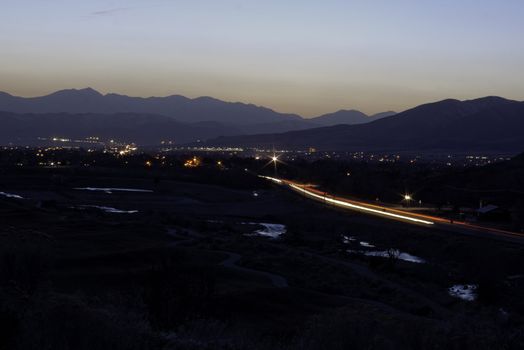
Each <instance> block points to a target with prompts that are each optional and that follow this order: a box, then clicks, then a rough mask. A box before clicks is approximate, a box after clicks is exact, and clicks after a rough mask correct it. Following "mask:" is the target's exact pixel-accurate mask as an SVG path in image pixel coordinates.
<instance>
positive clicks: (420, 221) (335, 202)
mask: <svg viewBox="0 0 524 350" xmlns="http://www.w3.org/2000/svg"><path fill="white" fill-rule="evenodd" d="M279 181H280V182H282V180H279ZM289 186H291V187H292V188H293V189H295V190H297V191H299V192H302V193H304V194H307V195H308V196H311V197H314V198H318V199H321V200H323V201H326V202H328V203H333V204H336V205H340V206H343V207H348V208H352V209H358V210H362V211H367V212H370V213H375V214H379V215H383V216H389V217H393V218H396V219H402V220H409V221H413V222H417V223H420V224H426V225H433V224H434V222H431V221H426V220H421V219H416V218H412V217H409V216H404V215H399V214H394V213H390V212H387V211H381V210H377V209H372V208H368V207H364V206H361V205H357V204H352V203H348V202H344V201H340V200H338V199H333V198H329V197H326V196H321V195H318V194H316V193H313V192H311V191H308V190H306V189H304V188H301V187H299V186H297V185H293V184H289Z"/></svg>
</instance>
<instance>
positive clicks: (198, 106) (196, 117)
mask: <svg viewBox="0 0 524 350" xmlns="http://www.w3.org/2000/svg"><path fill="white" fill-rule="evenodd" d="M0 110H3V111H9V112H16V113H100V114H114V113H144V114H159V115H165V116H169V117H174V118H175V119H177V120H178V121H181V122H200V121H218V122H221V123H224V124H238V125H249V124H259V123H270V122H283V121H301V120H302V118H301V117H300V116H298V115H295V114H285V113H278V112H275V111H273V110H271V109H269V108H265V107H259V106H255V105H252V104H245V103H232V102H224V101H220V100H217V99H214V98H211V97H199V98H195V99H190V98H187V97H184V96H180V95H172V96H167V97H148V98H142V97H129V96H125V95H118V94H107V95H102V94H101V93H99V92H98V91H96V90H93V89H91V88H87V89H80V90H76V89H70V90H61V91H57V92H55V93H52V94H50V95H47V96H41V97H31V98H23V97H16V96H11V95H9V94H7V93H1V94H0Z"/></svg>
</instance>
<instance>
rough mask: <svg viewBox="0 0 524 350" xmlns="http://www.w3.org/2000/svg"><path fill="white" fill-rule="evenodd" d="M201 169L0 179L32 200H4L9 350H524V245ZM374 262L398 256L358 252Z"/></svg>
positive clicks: (55, 172)
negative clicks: (470, 292)
mask: <svg viewBox="0 0 524 350" xmlns="http://www.w3.org/2000/svg"><path fill="white" fill-rule="evenodd" d="M193 170H194V172H193V173H191V172H190V171H189V170H187V171H184V174H185V175H184V176H183V179H184V181H182V176H181V175H180V174H182V170H176V171H167V170H166V171H160V170H158V171H155V170H147V169H141V170H140V169H135V170H123V169H117V168H110V167H105V168H102V167H89V168H84V169H83V168H65V169H34V168H31V169H27V170H20V169H15V168H7V167H6V168H3V169H2V171H1V173H0V192H4V194H6V193H9V194H11V195H18V196H21V197H23V199H20V198H13V197H10V198H8V197H6V196H5V195H3V196H0V218H1V223H2V224H1V225H0V349H24V350H25V349H64V350H66V349H75V350H76V349H348V348H351V349H495V348H502V349H521V348H522V347H523V346H524V334H523V332H522V329H523V328H522V327H523V321H524V318H523V316H524V301H523V300H522V295H523V293H524V279H523V277H522V276H523V275H524V250H523V249H524V248H523V246H522V245H520V244H517V243H509V242H505V241H496V240H491V239H486V238H475V237H469V236H462V235H459V234H454V233H452V232H443V231H439V230H431V229H428V228H425V227H419V226H410V225H407V224H403V223H397V222H391V221H387V220H382V219H377V218H372V217H367V216H363V215H361V214H355V213H352V212H346V211H337V210H332V209H329V208H326V207H323V206H322V205H321V204H316V203H312V202H309V201H307V200H305V199H302V198H300V197H297V196H295V195H294V194H292V193H288V192H286V191H284V190H280V189H278V188H274V187H272V186H270V185H268V184H267V183H265V182H262V181H260V180H259V179H257V178H256V177H252V175H250V174H249V173H246V172H244V171H243V169H242V171H237V170H236V169H235V166H234V165H231V166H230V167H229V168H228V169H222V170H216V171H210V172H208V173H207V175H206V177H205V178H206V179H207V182H208V183H205V182H206V181H204V178H202V177H201V176H200V175H199V172H201V171H203V170H201V169H193ZM188 174H189V175H188ZM191 174H193V177H192V176H190V175H191ZM195 181H196V182H195ZM239 183H241V184H242V186H238V185H237V184H239ZM85 187H100V188H128V189H142V190H150V191H152V192H123V191H118V190H113V191H111V190H105V191H89V190H80V189H76V188H85ZM102 207H111V208H114V209H118V210H121V211H133V212H132V213H116V212H114V211H113V212H111V211H109V212H108V211H107V210H105V211H104V210H102V209H101V208H102ZM106 209H107V208H106ZM134 211H138V212H134ZM263 224H273V226H270V228H271V229H272V230H269V231H268V230H266V229H267V227H266V226H264V225H263ZM275 225H276V226H275ZM278 225H284V226H285V230H286V232H285V233H283V234H282V235H280V236H279V237H278V238H275V239H272V238H270V237H266V236H264V235H263V234H260V232H266V233H268V232H270V233H275V232H276V231H278V230H279V229H282V226H278ZM257 231H258V232H259V234H257ZM344 236H345V237H344ZM371 246H374V247H373V248H371ZM371 250H380V251H390V252H392V254H390V255H389V256H388V257H387V258H382V257H377V256H365V255H363V254H356V253H351V252H355V251H363V252H365V251H371ZM394 250H399V251H402V252H407V253H409V254H410V255H412V256H416V257H418V258H419V259H420V260H421V261H419V262H418V263H414V262H410V261H404V260H402V259H400V258H399V257H400V256H399V255H398V254H395V253H393V252H394ZM348 251H350V252H348ZM456 284H472V285H477V286H478V289H476V295H477V298H476V299H475V300H474V301H465V300H461V299H459V298H456V297H452V296H451V295H450V294H449V293H448V289H449V288H450V287H451V286H453V285H456Z"/></svg>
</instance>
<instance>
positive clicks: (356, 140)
mask: <svg viewBox="0 0 524 350" xmlns="http://www.w3.org/2000/svg"><path fill="white" fill-rule="evenodd" d="M522 135H524V103H523V102H518V101H512V100H506V99H503V98H501V97H485V98H480V99H476V100H469V101H458V100H452V99H448V100H443V101H440V102H435V103H429V104H425V105H421V106H418V107H415V108H413V109H410V110H407V111H405V112H402V113H398V114H396V115H393V116H390V117H386V118H382V119H379V120H376V121H373V122H371V123H367V124H361V125H336V126H331V127H324V128H315V129H309V130H303V131H293V132H287V133H281V134H270V135H252V136H238V137H225V138H219V139H216V140H210V141H209V142H208V144H214V145H242V146H261V147H267V146H274V147H279V148H289V149H305V148H307V147H316V148H317V149H320V150H347V151H353V150H354V151H360V150H387V151H421V150H426V151H429V150H432V151H439V150H442V151H446V150H455V151H493V152H498V151H500V152H519V151H522V150H523V149H524V137H523V136H522Z"/></svg>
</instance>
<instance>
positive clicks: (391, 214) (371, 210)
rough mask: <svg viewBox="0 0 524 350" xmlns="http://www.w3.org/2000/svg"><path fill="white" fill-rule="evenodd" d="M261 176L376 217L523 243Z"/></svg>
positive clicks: (518, 237)
mask: <svg viewBox="0 0 524 350" xmlns="http://www.w3.org/2000/svg"><path fill="white" fill-rule="evenodd" d="M260 177H262V178H264V179H267V180H269V181H272V182H274V183H276V184H278V185H283V186H286V187H287V188H289V189H291V190H293V191H295V192H297V193H299V194H301V195H303V196H305V197H307V198H310V199H313V200H316V201H320V202H323V203H326V204H329V205H333V206H336V207H340V208H345V209H350V210H353V211H359V212H362V213H365V214H370V215H375V216H380V217H383V218H388V219H393V220H397V221H402V222H406V223H409V224H415V225H421V226H426V227H435V228H439V229H444V230H447V231H453V232H458V233H462V234H467V235H479V234H481V235H484V236H488V237H494V238H504V239H509V240H511V241H513V242H518V243H524V234H522V233H517V232H511V231H506V230H500V229H496V228H492V227H486V226H480V225H475V224H471V223H468V222H464V221H453V222H451V221H450V220H447V219H444V218H441V217H437V216H432V215H425V214H418V213H413V212H408V211H403V210H399V209H395V208H390V207H385V206H381V205H376V204H371V203H367V202H362V201H356V200H352V199H348V198H343V197H337V196H333V195H330V194H328V193H326V192H323V191H319V190H318V189H316V188H314V187H313V186H312V185H305V184H300V183H297V182H294V181H289V180H285V179H278V178H274V177H269V176H260Z"/></svg>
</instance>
